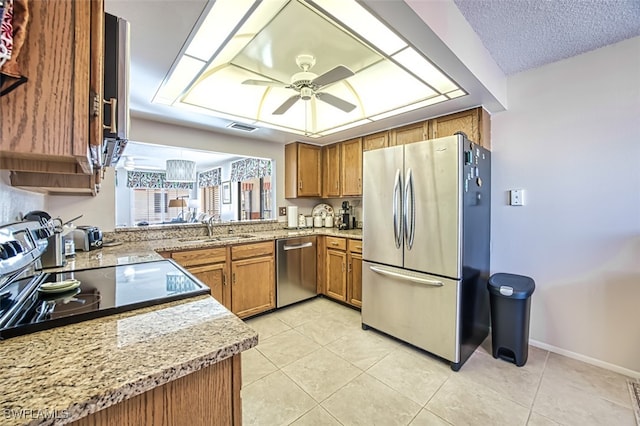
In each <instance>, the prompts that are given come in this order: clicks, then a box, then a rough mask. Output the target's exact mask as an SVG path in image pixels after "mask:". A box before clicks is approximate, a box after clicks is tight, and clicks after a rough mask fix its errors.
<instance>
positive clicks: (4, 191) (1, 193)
mask: <svg viewBox="0 0 640 426" xmlns="http://www.w3.org/2000/svg"><path fill="white" fill-rule="evenodd" d="M44 207H45V196H44V195H43V194H38V193H35V192H30V191H24V190H22V189H19V188H13V187H12V186H11V181H10V180H9V171H8V170H0V225H2V224H5V223H9V222H16V221H18V220H20V219H21V218H22V216H24V214H25V213H28V212H30V211H34V210H44V209H45V208H44Z"/></svg>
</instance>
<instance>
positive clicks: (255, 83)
mask: <svg viewBox="0 0 640 426" xmlns="http://www.w3.org/2000/svg"><path fill="white" fill-rule="evenodd" d="M242 84H248V85H250V86H268V87H287V86H289V85H288V84H285V83H282V82H280V81H267V80H245V81H243V82H242Z"/></svg>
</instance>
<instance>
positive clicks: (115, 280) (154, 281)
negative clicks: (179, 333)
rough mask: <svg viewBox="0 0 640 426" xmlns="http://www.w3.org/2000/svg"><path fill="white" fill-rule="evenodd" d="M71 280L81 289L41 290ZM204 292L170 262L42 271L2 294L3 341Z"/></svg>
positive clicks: (16, 282) (0, 333)
mask: <svg viewBox="0 0 640 426" xmlns="http://www.w3.org/2000/svg"><path fill="white" fill-rule="evenodd" d="M70 279H75V280H78V281H80V286H79V287H78V288H76V289H72V290H69V291H66V292H61V293H44V292H42V291H39V290H38V288H39V287H40V286H41V285H42V284H44V283H53V282H62V281H65V280H70ZM202 294H210V289H209V287H207V286H206V285H204V284H202V283H201V282H200V281H198V280H197V279H195V278H194V277H193V276H192V275H191V274H189V273H188V272H186V271H185V270H184V269H183V268H182V267H180V266H179V265H177V264H176V263H174V262H173V261H172V260H170V259H164V260H158V261H152V262H145V263H134V264H127V265H118V266H108V267H102V268H93V269H83V270H77V271H73V272H56V273H40V274H38V275H35V276H30V277H25V278H21V279H18V280H14V281H12V282H11V283H9V284H8V285H6V286H4V287H3V288H2V290H0V339H3V338H9V337H14V336H19V335H22V334H28V333H33V332H36V331H40V330H46V329H49V328H53V327H59V326H62V325H67V324H73V323H77V322H81V321H86V320H89V319H93V318H99V317H103V316H106V315H112V314H115V313H120V312H125V311H130V310H133V309H139V308H142V307H146V306H151V305H157V304H159V303H165V302H170V301H174V300H179V299H185V298H189V297H193V296H197V295H202Z"/></svg>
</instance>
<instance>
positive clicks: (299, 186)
mask: <svg viewBox="0 0 640 426" xmlns="http://www.w3.org/2000/svg"><path fill="white" fill-rule="evenodd" d="M298 189H302V181H300V183H298Z"/></svg>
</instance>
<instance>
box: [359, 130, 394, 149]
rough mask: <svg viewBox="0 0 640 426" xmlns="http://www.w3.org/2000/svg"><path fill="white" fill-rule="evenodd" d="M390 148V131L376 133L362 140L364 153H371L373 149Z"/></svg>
mask: <svg viewBox="0 0 640 426" xmlns="http://www.w3.org/2000/svg"><path fill="white" fill-rule="evenodd" d="M388 146H389V131H384V132H380V133H374V134H373V135H367V136H364V137H363V138H362V148H363V151H371V150H373V149H381V148H386V147H388Z"/></svg>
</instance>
